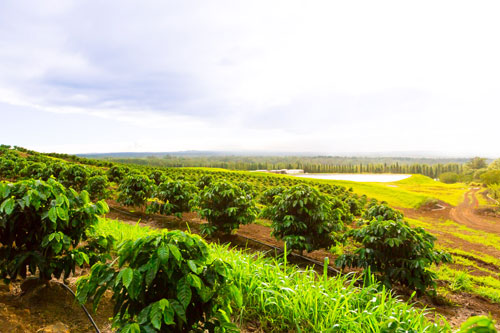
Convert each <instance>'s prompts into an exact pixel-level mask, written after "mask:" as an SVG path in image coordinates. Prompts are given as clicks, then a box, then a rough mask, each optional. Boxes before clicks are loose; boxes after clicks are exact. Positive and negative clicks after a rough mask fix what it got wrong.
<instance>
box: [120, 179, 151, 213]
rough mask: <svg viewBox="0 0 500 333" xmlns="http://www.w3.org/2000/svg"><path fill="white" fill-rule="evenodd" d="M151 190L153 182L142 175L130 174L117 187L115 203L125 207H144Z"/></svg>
mask: <svg viewBox="0 0 500 333" xmlns="http://www.w3.org/2000/svg"><path fill="white" fill-rule="evenodd" d="M153 190H154V182H153V181H152V180H151V179H149V178H148V177H147V176H144V175H139V174H132V175H130V176H127V177H125V179H124V180H123V181H122V183H121V184H120V186H119V187H118V192H119V194H118V199H117V201H118V202H119V203H121V204H123V205H125V206H136V207H139V206H144V204H145V203H146V200H147V199H148V198H150V197H151V195H152V194H153Z"/></svg>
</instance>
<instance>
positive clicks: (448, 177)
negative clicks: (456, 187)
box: [439, 172, 459, 184]
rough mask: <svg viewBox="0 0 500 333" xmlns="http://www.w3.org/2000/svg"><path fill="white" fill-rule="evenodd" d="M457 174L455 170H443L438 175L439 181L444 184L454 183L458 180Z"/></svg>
mask: <svg viewBox="0 0 500 333" xmlns="http://www.w3.org/2000/svg"><path fill="white" fill-rule="evenodd" d="M458 178H459V176H458V174H457V173H455V172H444V173H442V174H440V175H439V181H440V182H442V183H446V184H454V183H456V182H458Z"/></svg>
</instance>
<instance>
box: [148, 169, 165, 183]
mask: <svg viewBox="0 0 500 333" xmlns="http://www.w3.org/2000/svg"><path fill="white" fill-rule="evenodd" d="M149 179H151V180H152V181H154V182H155V184H156V185H160V184H161V183H164V182H166V181H167V179H168V178H167V176H165V175H164V174H163V172H161V171H159V170H155V171H153V172H151V173H150V174H149Z"/></svg>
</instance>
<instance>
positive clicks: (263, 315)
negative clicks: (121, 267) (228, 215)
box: [93, 219, 450, 332]
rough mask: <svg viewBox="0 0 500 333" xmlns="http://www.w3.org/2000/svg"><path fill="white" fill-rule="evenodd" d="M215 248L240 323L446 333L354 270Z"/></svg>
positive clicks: (122, 231)
mask: <svg viewBox="0 0 500 333" xmlns="http://www.w3.org/2000/svg"><path fill="white" fill-rule="evenodd" d="M93 232H94V233H95V234H97V235H113V236H114V237H115V238H117V239H118V240H120V241H122V240H125V239H135V238H137V237H141V236H145V235H147V234H150V233H155V232H160V231H157V230H154V229H150V228H147V227H141V226H139V225H136V226H133V225H129V224H125V223H123V222H120V221H114V220H108V219H100V221H99V223H98V225H97V226H96V227H95V229H94V231H93ZM210 249H211V253H212V255H213V256H214V257H216V258H221V259H223V260H225V261H227V262H229V263H231V264H232V266H233V270H232V276H231V278H232V279H233V280H234V281H235V282H236V284H237V285H238V286H239V288H240V290H241V291H242V293H243V298H244V299H243V306H242V307H241V308H237V309H235V310H234V313H233V319H234V320H235V321H236V322H237V323H238V324H239V325H240V326H241V327H245V325H246V323H249V322H252V323H258V325H259V326H260V327H261V328H262V329H263V330H264V331H266V332H290V331H295V332H405V331H407V332H448V331H450V329H449V326H448V325H447V323H446V322H445V321H441V320H438V321H439V324H435V323H432V322H429V321H428V320H427V318H426V317H425V314H426V311H425V310H421V309H416V308H413V307H412V306H411V305H409V304H408V303H406V302H403V301H401V300H399V299H398V298H397V297H395V296H393V295H392V294H391V292H390V291H388V290H386V289H385V288H384V287H380V286H379V285H378V284H377V283H375V282H374V281H373V280H370V281H367V282H365V283H364V285H363V283H361V281H359V280H358V279H357V278H355V277H354V276H352V275H345V276H338V277H328V276H327V275H326V274H325V275H319V274H317V273H316V271H314V270H312V269H305V270H300V269H298V268H297V267H296V266H292V265H287V262H286V260H285V261H283V260H281V259H274V258H268V257H264V256H263V255H262V254H260V253H257V254H255V253H250V252H247V251H238V250H230V249H228V247H227V246H222V245H217V244H210Z"/></svg>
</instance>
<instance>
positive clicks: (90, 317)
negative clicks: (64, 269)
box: [54, 281, 101, 333]
mask: <svg viewBox="0 0 500 333" xmlns="http://www.w3.org/2000/svg"><path fill="white" fill-rule="evenodd" d="M54 282H55V283H58V284H60V285H61V286H63V287H64V288H65V289H66V290H67V291H69V292H70V293H71V295H73V297H75V298H76V295H75V293H74V292H73V290H71V288H70V287H68V286H67V285H66V284H64V283H61V282H58V281H54ZM80 306H81V307H82V309H83V311H85V314H86V315H87V317H88V318H89V320H90V322H91V323H92V326H94V328H95V331H96V333H101V331H99V328H98V327H97V325H96V323H95V321H94V319H93V318H92V316H91V315H90V313H89V312H88V310H87V308H86V307H85V305H83V304H80Z"/></svg>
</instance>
